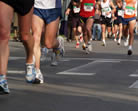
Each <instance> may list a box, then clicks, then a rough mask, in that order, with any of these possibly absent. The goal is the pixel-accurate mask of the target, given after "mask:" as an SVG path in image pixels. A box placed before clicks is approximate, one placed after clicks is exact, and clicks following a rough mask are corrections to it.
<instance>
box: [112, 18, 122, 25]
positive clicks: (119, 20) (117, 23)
mask: <svg viewBox="0 0 138 111" xmlns="http://www.w3.org/2000/svg"><path fill="white" fill-rule="evenodd" d="M121 23H122V18H118V19H116V20H114V24H115V25H119V24H121Z"/></svg>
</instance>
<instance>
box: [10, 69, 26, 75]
mask: <svg viewBox="0 0 138 111" xmlns="http://www.w3.org/2000/svg"><path fill="white" fill-rule="evenodd" d="M8 74H25V71H15V70H8Z"/></svg>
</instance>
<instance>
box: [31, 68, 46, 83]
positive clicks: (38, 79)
mask: <svg viewBox="0 0 138 111" xmlns="http://www.w3.org/2000/svg"><path fill="white" fill-rule="evenodd" d="M33 83H34V84H43V83H44V77H43V74H42V73H41V71H40V69H38V70H36V77H35V80H34V81H33Z"/></svg>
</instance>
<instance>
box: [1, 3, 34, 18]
mask: <svg viewBox="0 0 138 111" xmlns="http://www.w3.org/2000/svg"><path fill="white" fill-rule="evenodd" d="M0 1H2V2H4V3H6V4H8V5H10V6H11V7H12V8H13V9H14V10H15V12H17V13H18V14H20V15H21V16H24V15H26V14H27V13H28V12H29V11H30V10H31V9H32V7H33V5H34V0H0Z"/></svg>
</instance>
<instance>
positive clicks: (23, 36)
mask: <svg viewBox="0 0 138 111" xmlns="http://www.w3.org/2000/svg"><path fill="white" fill-rule="evenodd" d="M20 36H21V40H22V41H27V40H28V38H29V37H30V36H31V34H30V32H20Z"/></svg>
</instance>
